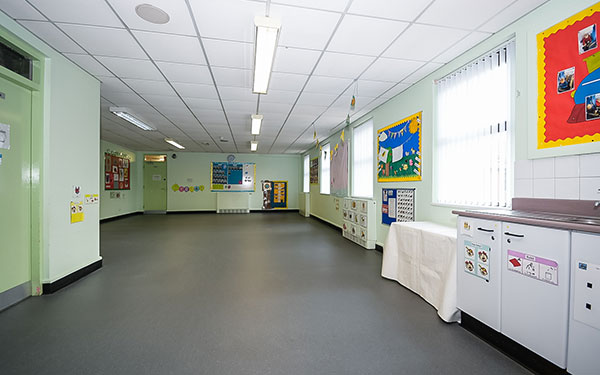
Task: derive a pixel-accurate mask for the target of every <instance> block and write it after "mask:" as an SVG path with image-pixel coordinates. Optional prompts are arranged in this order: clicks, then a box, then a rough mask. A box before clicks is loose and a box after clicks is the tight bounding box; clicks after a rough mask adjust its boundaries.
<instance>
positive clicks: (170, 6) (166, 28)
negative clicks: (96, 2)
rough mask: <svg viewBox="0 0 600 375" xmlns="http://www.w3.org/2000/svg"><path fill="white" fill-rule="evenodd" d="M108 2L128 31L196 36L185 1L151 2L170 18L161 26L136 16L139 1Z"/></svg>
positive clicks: (114, 0) (162, 0)
mask: <svg viewBox="0 0 600 375" xmlns="http://www.w3.org/2000/svg"><path fill="white" fill-rule="evenodd" d="M108 2H109V3H110V4H111V5H112V6H113V8H114V9H115V11H116V12H117V13H118V14H119V16H120V17H121V19H123V21H124V22H125V23H126V24H127V26H128V27H129V28H130V29H135V30H145V31H157V32H163V33H172V34H181V35H193V36H195V35H196V30H195V29H194V24H193V23H192V18H191V17H190V13H189V12H188V8H187V6H186V3H185V1H182V0H177V1H174V0H152V5H154V6H155V7H158V8H160V9H162V10H163V11H165V12H166V13H167V14H168V15H169V17H170V20H169V22H167V23H166V24H162V25H161V24H154V23H151V22H148V21H146V20H144V19H142V18H141V17H140V16H138V15H137V13H136V11H135V8H136V6H137V5H139V4H141V3H142V2H141V1H139V0H108Z"/></svg>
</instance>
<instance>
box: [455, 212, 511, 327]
mask: <svg viewBox="0 0 600 375" xmlns="http://www.w3.org/2000/svg"><path fill="white" fill-rule="evenodd" d="M501 229H502V224H501V223H500V222H499V221H492V220H484V219H475V218H470V217H463V216H461V217H459V218H458V241H457V247H458V248H457V252H456V256H457V259H456V260H457V265H458V269H457V307H458V309H459V310H461V311H464V312H465V313H467V314H469V315H471V316H472V317H473V318H475V319H477V320H479V321H480V322H482V323H485V324H486V325H487V326H489V327H491V328H493V329H495V330H496V331H500V274H501V269H502V267H501V264H502V262H501V259H502V258H501V256H500V254H501V251H500V249H501V246H502V245H501V235H502V234H501V233H502V232H501Z"/></svg>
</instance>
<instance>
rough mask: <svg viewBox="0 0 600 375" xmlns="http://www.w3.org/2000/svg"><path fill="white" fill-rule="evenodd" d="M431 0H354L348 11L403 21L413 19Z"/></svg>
mask: <svg viewBox="0 0 600 375" xmlns="http://www.w3.org/2000/svg"><path fill="white" fill-rule="evenodd" d="M429 3H431V0H410V1H407V0H404V1H389V0H354V1H353V2H352V5H351V6H350V9H349V10H348V13H353V14H359V15H364V16H373V17H381V18H391V19H396V20H402V21H413V20H414V19H415V17H417V16H418V15H419V14H420V13H421V12H422V11H423V9H425V8H426V7H427V5H429Z"/></svg>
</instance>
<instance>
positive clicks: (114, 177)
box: [104, 154, 131, 190]
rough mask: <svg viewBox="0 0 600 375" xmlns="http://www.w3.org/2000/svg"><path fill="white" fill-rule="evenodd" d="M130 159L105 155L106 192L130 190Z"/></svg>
mask: <svg viewBox="0 0 600 375" xmlns="http://www.w3.org/2000/svg"><path fill="white" fill-rule="evenodd" d="M130 172H131V169H130V164H129V159H125V158H122V157H119V156H115V155H111V154H104V190H130V189H131V186H130V176H131V174H130Z"/></svg>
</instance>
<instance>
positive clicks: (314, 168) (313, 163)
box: [310, 158, 319, 184]
mask: <svg viewBox="0 0 600 375" xmlns="http://www.w3.org/2000/svg"><path fill="white" fill-rule="evenodd" d="M310 183H311V184H318V183H319V158H314V159H310Z"/></svg>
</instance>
